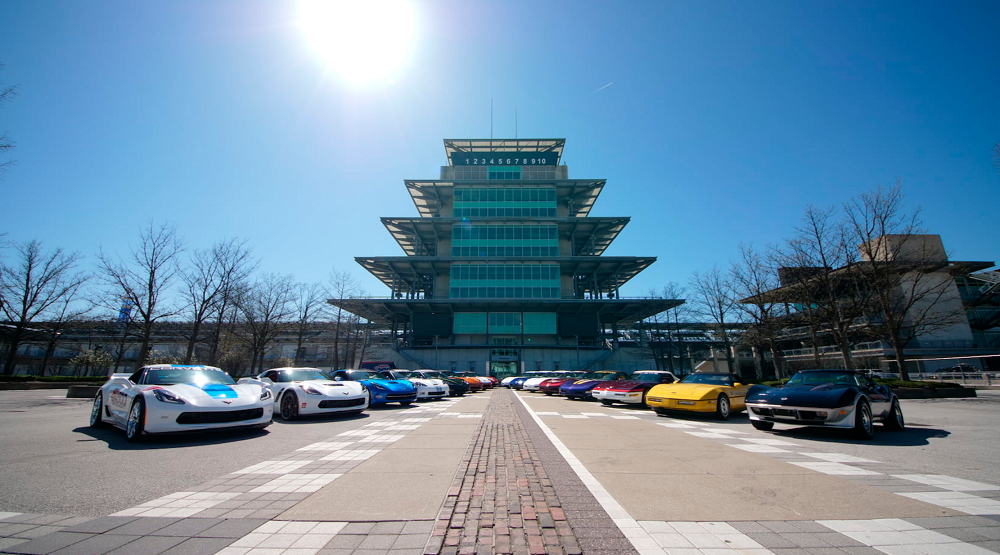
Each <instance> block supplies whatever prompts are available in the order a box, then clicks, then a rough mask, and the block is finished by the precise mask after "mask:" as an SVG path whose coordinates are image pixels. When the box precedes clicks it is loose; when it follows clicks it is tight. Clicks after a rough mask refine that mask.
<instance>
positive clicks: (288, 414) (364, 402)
mask: <svg viewBox="0 0 1000 555" xmlns="http://www.w3.org/2000/svg"><path fill="white" fill-rule="evenodd" d="M258 380H259V382H258ZM248 382H256V383H263V384H264V385H265V386H266V387H267V388H268V389H269V390H271V395H272V396H273V397H274V410H275V411H276V412H277V413H278V414H279V415H280V416H281V418H282V419H284V420H292V419H293V418H295V417H296V416H298V415H300V414H329V413H335V412H347V413H353V414H360V413H361V412H362V411H364V410H365V409H367V408H368V403H369V402H370V401H371V393H369V392H368V388H367V387H365V386H364V385H363V384H362V383H361V382H335V381H333V380H331V379H330V378H328V377H327V376H326V375H324V374H323V372H321V371H320V370H319V368H272V369H271V370H268V371H267V372H264V373H263V374H261V375H260V376H258V377H257V379H256V380H255V379H252V378H243V379H241V380H240V381H239V383H248Z"/></svg>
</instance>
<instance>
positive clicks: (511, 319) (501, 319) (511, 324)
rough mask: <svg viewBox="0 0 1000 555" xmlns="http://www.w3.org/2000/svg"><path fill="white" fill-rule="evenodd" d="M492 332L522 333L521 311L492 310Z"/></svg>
mask: <svg viewBox="0 0 1000 555" xmlns="http://www.w3.org/2000/svg"><path fill="white" fill-rule="evenodd" d="M489 331H490V333H521V313H520V312H490V329H489Z"/></svg>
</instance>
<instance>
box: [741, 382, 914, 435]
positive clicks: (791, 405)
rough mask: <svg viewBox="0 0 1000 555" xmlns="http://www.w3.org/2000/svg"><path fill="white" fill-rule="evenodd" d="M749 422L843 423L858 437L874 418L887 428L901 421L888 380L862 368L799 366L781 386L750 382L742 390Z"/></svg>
mask: <svg viewBox="0 0 1000 555" xmlns="http://www.w3.org/2000/svg"><path fill="white" fill-rule="evenodd" d="M746 402H747V407H748V408H749V409H750V423H751V424H753V427H754V428H757V429H758V430H770V429H772V428H774V424H775V423H781V424H794V425H798V426H824V427H828V428H848V429H852V430H853V431H854V435H856V436H857V437H859V438H861V439H871V438H873V437H874V436H875V427H874V425H873V422H881V423H882V425H883V426H885V427H886V428H888V429H890V430H902V429H903V428H904V426H905V425H906V424H905V422H904V421H903V411H902V410H901V409H900V408H899V399H897V398H896V394H895V393H893V391H892V390H891V389H889V387H888V386H885V385H877V384H876V383H875V382H874V381H873V380H872V379H871V378H869V377H867V376H866V375H865V374H864V373H862V372H853V371H850V370H802V371H800V372H799V373H797V374H795V375H794V376H792V377H791V379H789V380H788V383H786V384H785V385H784V386H781V387H767V386H763V385H755V386H753V387H751V388H750V391H748V392H747V399H746Z"/></svg>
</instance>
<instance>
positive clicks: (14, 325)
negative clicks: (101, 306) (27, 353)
mask: <svg viewBox="0 0 1000 555" xmlns="http://www.w3.org/2000/svg"><path fill="white" fill-rule="evenodd" d="M13 248H14V250H15V252H16V256H15V259H14V262H13V264H12V265H11V266H7V265H2V266H0V309H2V312H3V315H4V318H5V319H6V320H8V321H9V322H11V326H10V328H9V329H8V333H7V344H8V351H7V360H6V361H5V363H4V368H3V373H4V375H10V374H12V373H13V371H14V361H15V359H16V357H17V348H18V346H19V345H20V344H21V341H23V340H24V338H25V334H27V333H28V332H29V331H30V326H31V324H32V323H33V322H35V321H36V320H38V319H40V318H42V317H45V316H51V314H50V313H49V311H50V309H51V308H52V307H53V306H57V305H58V303H60V302H61V301H64V300H66V299H67V297H71V296H72V295H74V294H75V293H76V291H77V290H78V289H79V288H80V287H81V286H82V285H83V283H84V282H86V281H87V279H88V276H86V275H85V274H82V273H74V270H75V269H76V265H77V262H78V261H79V260H80V255H79V254H77V253H72V254H67V253H64V252H63V250H62V249H56V250H55V251H53V252H51V253H48V254H46V253H45V252H44V251H43V249H42V244H41V243H40V242H38V241H28V242H26V243H22V244H17V245H14V247H13Z"/></svg>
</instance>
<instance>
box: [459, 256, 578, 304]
mask: <svg viewBox="0 0 1000 555" xmlns="http://www.w3.org/2000/svg"><path fill="white" fill-rule="evenodd" d="M449 297H450V298H452V299H558V298H559V297H560V289H559V265H558V264H453V265H452V266H451V283H450V287H449Z"/></svg>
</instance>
